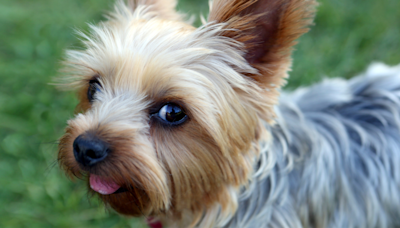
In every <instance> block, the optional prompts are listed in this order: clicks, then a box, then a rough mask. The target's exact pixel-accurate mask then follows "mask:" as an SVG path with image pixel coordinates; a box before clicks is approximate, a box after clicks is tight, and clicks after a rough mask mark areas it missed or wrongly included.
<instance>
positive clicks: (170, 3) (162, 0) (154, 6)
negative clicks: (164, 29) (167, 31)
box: [128, 0, 182, 20]
mask: <svg viewBox="0 0 400 228" xmlns="http://www.w3.org/2000/svg"><path fill="white" fill-rule="evenodd" d="M139 5H146V6H150V10H151V11H153V12H156V13H157V15H158V16H159V17H161V18H164V19H167V20H181V19H182V15H180V14H179V13H177V12H176V10H175V7H176V5H177V0H128V6H129V7H130V8H131V9H136V8H137V6H139Z"/></svg>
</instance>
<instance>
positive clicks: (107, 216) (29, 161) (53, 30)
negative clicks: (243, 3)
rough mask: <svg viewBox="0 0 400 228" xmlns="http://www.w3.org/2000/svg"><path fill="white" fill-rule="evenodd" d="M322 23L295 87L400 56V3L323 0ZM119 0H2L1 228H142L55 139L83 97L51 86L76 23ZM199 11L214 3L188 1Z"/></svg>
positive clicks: (303, 54) (299, 56)
mask: <svg viewBox="0 0 400 228" xmlns="http://www.w3.org/2000/svg"><path fill="white" fill-rule="evenodd" d="M320 3H321V4H320V7H319V11H318V15H317V18H316V25H315V26H314V27H313V30H312V31H311V32H310V33H308V34H307V35H305V36H304V37H302V38H301V39H300V44H299V45H298V46H297V50H296V52H295V53H294V66H293V72H292V73H291V78H290V80H289V85H288V88H289V89H293V88H295V87H297V86H300V85H309V84H310V83H312V82H315V81H318V80H320V79H321V78H322V77H346V78H348V77H351V76H354V75H356V74H357V73H360V72H362V71H363V70H364V69H365V68H366V67H367V66H368V65H369V63H371V62H373V61H382V62H385V63H387V64H391V65H394V64H398V63H400V25H399V22H400V11H399V9H400V1H399V0H380V1H376V0H363V1H361V0H358V1H357V0H353V1H349V0H321V1H320ZM112 4H113V0H68V1H65V0H34V1H32V0H1V1H0V34H1V35H0V227H6V228H8V227H29V228H35V227H40V228H46V227H57V228H59V227H60V228H62V227H68V228H69V227H84V228H87V227H93V228H94V227H143V224H142V223H141V220H137V219H127V218H124V217H120V216H118V215H117V214H116V213H114V212H112V211H107V210H106V209H105V208H104V207H103V206H102V205H101V204H100V203H99V202H98V201H97V200H96V199H95V198H93V199H92V198H88V197H87V196H86V190H85V184H84V183H82V182H81V181H77V182H71V181H69V180H68V179H67V178H66V177H65V176H64V174H63V173H62V172H60V170H59V168H58V165H57V163H56V155H57V139H58V138H59V137H60V136H61V135H62V133H63V128H64V127H65V125H66V121H67V119H69V118H71V117H72V116H73V110H74V106H75V105H76V103H77V100H76V98H75V96H74V94H73V93H68V92H60V91H58V90H56V88H54V87H53V86H51V85H49V84H48V83H49V82H51V81H52V78H54V77H55V76H57V74H58V73H57V71H58V69H59V68H60V60H61V59H62V57H63V53H64V49H65V48H74V47H79V46H80V44H79V42H78V40H77V38H76V37H75V35H74V29H75V28H79V29H82V30H87V28H88V25H87V24H86V23H87V22H91V23H96V22H98V21H100V20H103V19H104V18H103V17H102V13H104V12H106V10H108V9H111V8H112ZM179 8H180V9H181V10H182V11H185V12H190V13H191V14H194V15H196V16H197V17H198V15H199V12H200V11H201V12H203V13H204V14H206V13H207V2H206V1H203V0H202V1H197V0H196V1H195V0H185V1H181V3H180V5H179Z"/></svg>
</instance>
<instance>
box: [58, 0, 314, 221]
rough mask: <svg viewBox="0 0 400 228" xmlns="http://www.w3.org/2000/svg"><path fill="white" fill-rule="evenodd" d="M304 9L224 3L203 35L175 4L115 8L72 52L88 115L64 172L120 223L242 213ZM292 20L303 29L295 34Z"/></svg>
mask: <svg viewBox="0 0 400 228" xmlns="http://www.w3.org/2000/svg"><path fill="white" fill-rule="evenodd" d="M307 3H312V2H311V1H300V0H262V1H244V0H242V1H239V0H237V1H234V0H232V1H218V0H216V1H214V4H213V8H212V11H211V13H210V16H209V21H210V23H208V24H206V25H205V26H203V27H201V28H199V29H196V28H194V27H192V26H191V25H188V24H185V23H183V22H182V21H181V20H180V16H179V15H178V14H177V13H175V12H174V11H173V7H174V5H175V3H174V2H173V1H162V0H159V1H156V0H154V1H147V2H142V1H138V2H137V1H131V2H129V4H128V5H125V4H123V3H119V4H118V5H117V7H116V12H115V13H114V14H112V15H111V16H110V19H109V21H107V22H105V23H102V24H100V25H99V26H96V27H95V26H93V27H92V34H91V36H85V35H83V36H84V38H85V39H86V41H84V42H85V45H86V50H83V51H69V52H68V57H67V61H66V65H67V69H68V70H69V72H71V77H70V78H69V79H72V80H70V81H69V85H71V86H73V87H74V88H76V89H77V90H78V94H79V98H80V104H79V105H78V111H79V112H80V114H77V115H76V116H75V118H74V119H72V120H69V121H68V127H67V129H66V134H65V135H64V136H63V137H62V138H61V141H60V146H59V160H60V164H61V166H62V167H63V168H64V170H65V171H66V172H67V173H68V174H69V175H70V176H77V177H84V179H87V182H88V188H89V189H90V191H91V192H92V193H94V194H96V195H98V196H100V198H101V199H102V200H103V201H104V202H105V203H106V204H109V205H110V206H111V207H113V208H114V209H115V210H116V211H118V212H119V213H122V214H127V215H134V216H140V215H149V214H152V215H159V214H170V215H175V216H177V217H179V216H180V214H181V212H183V211H190V212H191V213H193V214H196V213H197V214H199V215H198V216H200V215H201V214H202V213H204V211H205V210H207V209H209V208H212V207H215V206H216V205H220V206H222V209H223V210H231V212H232V211H234V210H235V208H234V207H235V206H234V205H235V196H234V195H235V191H236V190H237V189H238V188H239V187H240V186H241V185H243V184H246V183H247V181H248V180H249V179H250V178H251V174H252V169H253V165H254V162H255V159H256V157H257V153H258V151H257V141H258V140H259V138H260V137H261V135H262V128H261V125H260V123H261V120H262V119H263V120H265V121H270V120H271V119H272V117H273V112H272V106H273V105H274V104H275V103H276V99H277V91H276V89H278V88H279V87H280V85H282V84H283V82H284V80H283V78H284V77H285V76H286V71H287V70H288V69H289V66H290V58H289V54H290V48H291V46H292V45H293V41H294V39H296V38H297V37H298V36H299V35H300V34H301V33H303V32H305V31H306V29H305V28H304V26H305V25H308V24H309V23H310V20H309V19H308V18H310V16H312V11H308V9H309V7H307V6H306V4H307ZM299 7H300V8H299ZM295 10H296V11H295ZM288 11H293V12H292V13H291V14H290V16H291V17H295V18H291V19H290V20H296V21H298V20H299V19H303V21H302V22H297V24H296V25H295V26H292V25H290V24H288V23H289V22H287V21H286V22H285V20H284V19H285V18H286V17H287V18H289V16H286V14H288V13H287V12H288ZM262 12H269V13H267V14H261V15H259V13H262ZM263 21H267V22H268V23H264V22H263Z"/></svg>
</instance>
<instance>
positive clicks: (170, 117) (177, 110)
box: [158, 103, 187, 124]
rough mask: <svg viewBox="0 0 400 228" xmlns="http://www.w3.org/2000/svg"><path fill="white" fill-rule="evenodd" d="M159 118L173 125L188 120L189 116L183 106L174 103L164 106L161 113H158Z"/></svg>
mask: <svg viewBox="0 0 400 228" xmlns="http://www.w3.org/2000/svg"><path fill="white" fill-rule="evenodd" d="M158 116H159V117H160V118H161V119H162V120H164V121H166V122H168V123H172V124H180V123H183V122H184V121H185V120H186V119H187V115H186V113H185V111H184V110H183V109H182V108H181V106H179V105H177V104H174V103H168V104H166V105H164V106H163V107H162V108H161V109H160V111H158Z"/></svg>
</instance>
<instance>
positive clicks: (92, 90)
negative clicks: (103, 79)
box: [87, 79, 101, 103]
mask: <svg viewBox="0 0 400 228" xmlns="http://www.w3.org/2000/svg"><path fill="white" fill-rule="evenodd" d="M100 88H101V85H100V82H99V81H98V80H97V79H94V80H90V81H89V88H88V91H87V98H88V100H89V102H90V103H92V102H93V100H94V95H95V94H96V93H97V92H100Z"/></svg>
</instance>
